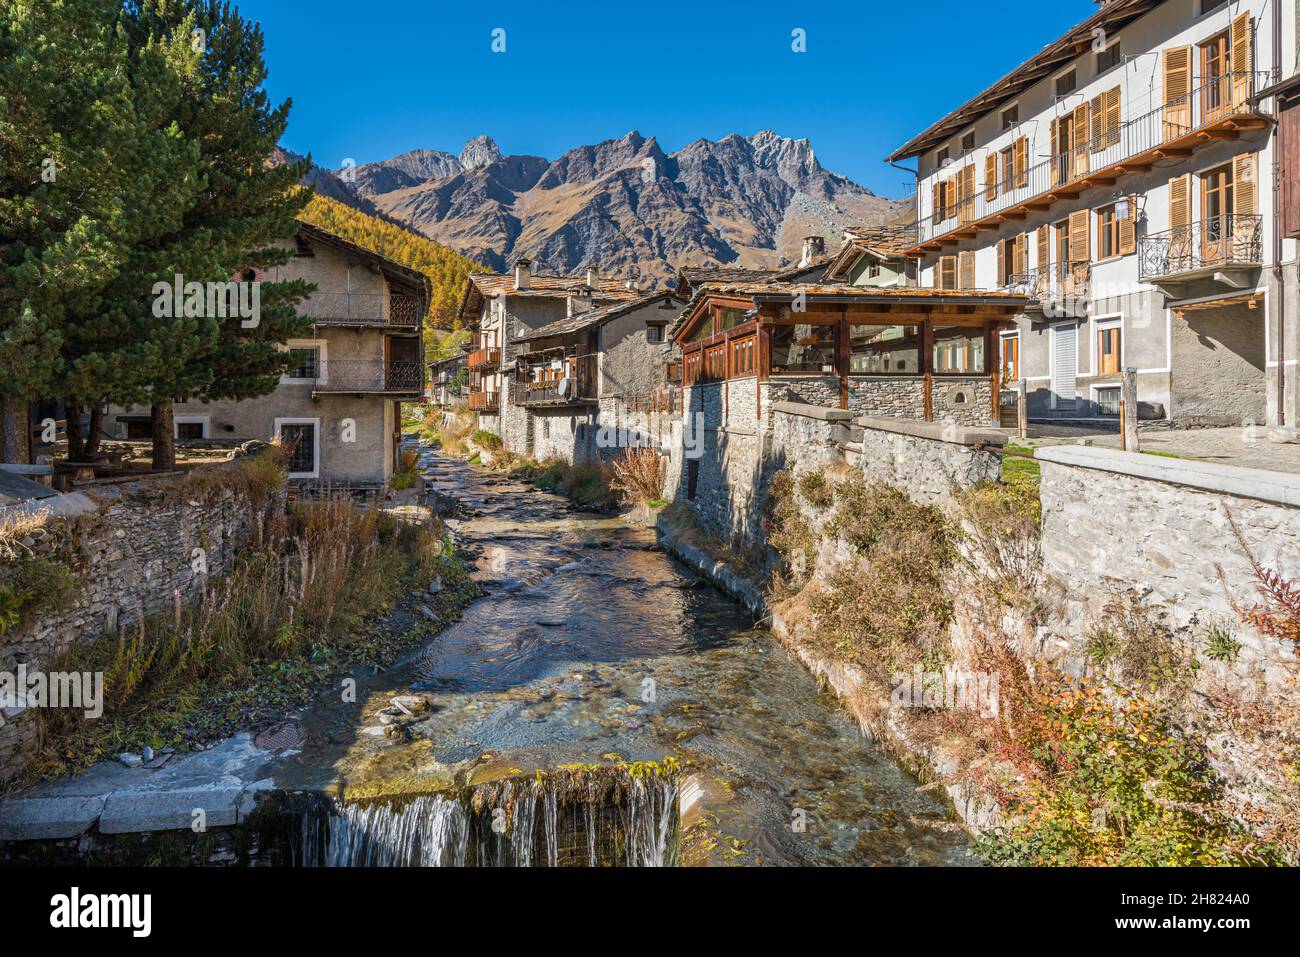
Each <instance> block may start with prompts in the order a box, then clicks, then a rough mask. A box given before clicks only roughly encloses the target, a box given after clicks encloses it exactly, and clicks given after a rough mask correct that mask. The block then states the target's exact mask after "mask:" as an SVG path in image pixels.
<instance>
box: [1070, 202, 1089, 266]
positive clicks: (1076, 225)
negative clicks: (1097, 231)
mask: <svg viewBox="0 0 1300 957" xmlns="http://www.w3.org/2000/svg"><path fill="white" fill-rule="evenodd" d="M1091 220H1092V217H1091V216H1090V215H1089V211H1088V210H1086V209H1081V210H1079V211H1078V212H1074V213H1071V214H1070V262H1072V263H1084V262H1091V261H1092V226H1091Z"/></svg>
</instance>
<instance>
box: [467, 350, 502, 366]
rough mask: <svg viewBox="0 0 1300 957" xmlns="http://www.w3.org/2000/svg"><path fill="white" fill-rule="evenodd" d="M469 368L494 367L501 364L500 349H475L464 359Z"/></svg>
mask: <svg viewBox="0 0 1300 957" xmlns="http://www.w3.org/2000/svg"><path fill="white" fill-rule="evenodd" d="M465 364H466V365H467V366H468V367H469V368H471V369H495V368H497V367H498V366H500V365H501V350H500V349H475V350H474V351H473V352H471V353H470V354H469V357H468V358H467V359H466V360H465Z"/></svg>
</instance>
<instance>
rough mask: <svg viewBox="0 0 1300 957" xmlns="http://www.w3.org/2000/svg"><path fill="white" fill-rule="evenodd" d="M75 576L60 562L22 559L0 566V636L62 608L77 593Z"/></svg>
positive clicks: (42, 559)
mask: <svg viewBox="0 0 1300 957" xmlns="http://www.w3.org/2000/svg"><path fill="white" fill-rule="evenodd" d="M77 590H78V583H77V578H76V576H75V575H74V574H73V573H72V571H71V569H69V568H68V566H66V565H64V564H63V563H62V562H57V561H53V560H52V559H48V558H25V559H22V560H20V561H17V562H14V563H12V564H10V565H7V566H5V567H4V568H3V569H0V636H3V635H6V634H8V633H9V631H10V630H12V629H13V628H15V627H17V626H18V625H22V624H27V623H29V622H30V621H32V620H33V619H34V618H35V617H36V616H37V615H40V614H49V613H51V612H54V611H58V610H59V609H61V608H66V607H67V606H68V605H69V604H71V603H72V601H73V599H74V598H75V597H76V595H77Z"/></svg>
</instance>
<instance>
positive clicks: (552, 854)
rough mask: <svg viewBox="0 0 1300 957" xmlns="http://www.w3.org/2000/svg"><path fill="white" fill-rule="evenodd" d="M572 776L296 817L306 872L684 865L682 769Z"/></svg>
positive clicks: (318, 804)
mask: <svg viewBox="0 0 1300 957" xmlns="http://www.w3.org/2000/svg"><path fill="white" fill-rule="evenodd" d="M665 765H666V767H661V766H659V765H633V766H630V767H628V766H617V767H596V768H580V769H579V768H575V769H562V770H559V771H554V772H550V773H548V774H537V775H534V776H533V777H516V778H508V779H505V780H503V781H499V782H494V783H492V784H486V785H479V786H477V787H475V788H471V789H467V790H465V791H464V792H462V793H460V794H431V795H420V796H415V797H401V798H376V799H369V800H365V801H356V802H350V801H347V800H346V799H339V798H329V797H323V796H317V797H315V798H308V799H306V803H305V805H302V804H300V805H299V808H298V810H297V812H296V818H297V824H298V826H297V828H296V829H295V830H296V832H297V833H295V834H293V835H292V840H291V844H292V847H291V855H290V856H291V860H292V863H294V864H295V865H297V866H303V867H534V866H547V867H575V866H577V867H582V866H591V867H598V866H610V865H614V866H629V867H665V866H672V865H673V864H675V863H676V860H677V841H678V827H679V823H680V810H679V807H678V803H679V793H678V792H679V787H678V775H677V768H676V763H675V762H671V761H670V762H665Z"/></svg>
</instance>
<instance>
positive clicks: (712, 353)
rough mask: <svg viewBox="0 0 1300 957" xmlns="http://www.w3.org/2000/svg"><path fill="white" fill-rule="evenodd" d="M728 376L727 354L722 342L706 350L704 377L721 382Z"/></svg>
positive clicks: (710, 380)
mask: <svg viewBox="0 0 1300 957" xmlns="http://www.w3.org/2000/svg"><path fill="white" fill-rule="evenodd" d="M726 377H727V354H726V352H724V351H723V347H722V345H721V344H719V345H716V346H710V347H709V348H707V349H705V350H704V379H705V381H706V382H720V381H722V380H723V379H725V378H726Z"/></svg>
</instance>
